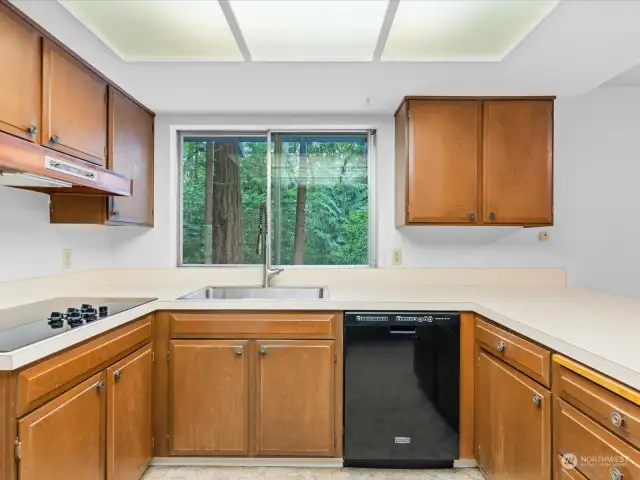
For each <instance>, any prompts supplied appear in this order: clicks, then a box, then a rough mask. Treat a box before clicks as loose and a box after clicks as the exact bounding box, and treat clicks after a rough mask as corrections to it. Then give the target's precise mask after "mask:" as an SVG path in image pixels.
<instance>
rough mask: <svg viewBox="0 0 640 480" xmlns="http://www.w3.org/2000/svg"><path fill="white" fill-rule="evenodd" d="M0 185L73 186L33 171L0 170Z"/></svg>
mask: <svg viewBox="0 0 640 480" xmlns="http://www.w3.org/2000/svg"><path fill="white" fill-rule="evenodd" d="M0 185H4V186H7V187H58V188H63V187H73V185H72V184H71V183H69V182H65V181H64V180H58V179H57V178H49V177H45V176H43V175H37V174H35V173H22V172H2V171H0Z"/></svg>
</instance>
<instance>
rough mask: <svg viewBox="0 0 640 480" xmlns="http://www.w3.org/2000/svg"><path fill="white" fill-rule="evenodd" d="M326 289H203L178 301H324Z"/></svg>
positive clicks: (326, 296) (327, 294) (327, 296)
mask: <svg viewBox="0 0 640 480" xmlns="http://www.w3.org/2000/svg"><path fill="white" fill-rule="evenodd" d="M327 298H329V289H328V288H327V287H269V288H264V287H205V288H201V289H200V290H196V291H195V292H192V293H189V294H188V295H185V296H183V297H180V298H179V299H178V300H326V299H327Z"/></svg>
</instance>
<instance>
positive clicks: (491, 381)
mask: <svg viewBox="0 0 640 480" xmlns="http://www.w3.org/2000/svg"><path fill="white" fill-rule="evenodd" d="M475 382H476V398H475V410H476V411H475V421H476V427H475V435H476V442H477V444H478V447H477V448H478V458H477V461H478V464H479V465H480V467H481V469H482V470H483V471H484V473H485V475H486V476H487V478H489V479H490V480H507V479H509V480H511V479H518V480H548V479H550V478H551V408H552V407H551V394H550V392H549V391H548V390H546V389H545V388H544V387H542V386H540V385H538V384H537V383H536V382H534V381H533V380H531V379H530V378H528V377H527V376H525V375H523V374H522V373H520V372H518V371H517V370H516V369H514V368H513V367H511V366H510V365H508V364H507V363H505V362H503V361H502V360H499V359H498V358H496V357H494V356H493V355H492V354H490V353H488V352H486V351H485V350H483V349H478V354H477V363H476V373H475Z"/></svg>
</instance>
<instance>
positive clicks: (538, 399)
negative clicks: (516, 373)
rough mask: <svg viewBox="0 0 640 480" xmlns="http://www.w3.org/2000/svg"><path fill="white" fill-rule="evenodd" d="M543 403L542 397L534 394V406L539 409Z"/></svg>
mask: <svg viewBox="0 0 640 480" xmlns="http://www.w3.org/2000/svg"><path fill="white" fill-rule="evenodd" d="M541 403H542V397H541V396H540V395H538V394H537V393H534V394H533V404H534V405H535V406H536V407H537V406H538V405H540V404H541Z"/></svg>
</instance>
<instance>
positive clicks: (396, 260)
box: [391, 248, 402, 267]
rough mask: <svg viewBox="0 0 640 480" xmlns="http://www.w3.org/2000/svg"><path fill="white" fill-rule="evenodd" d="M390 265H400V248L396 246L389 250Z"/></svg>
mask: <svg viewBox="0 0 640 480" xmlns="http://www.w3.org/2000/svg"><path fill="white" fill-rule="evenodd" d="M391 265H393V266H394V267H399V266H400V265H402V249H401V248H396V249H394V250H393V251H392V252H391Z"/></svg>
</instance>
